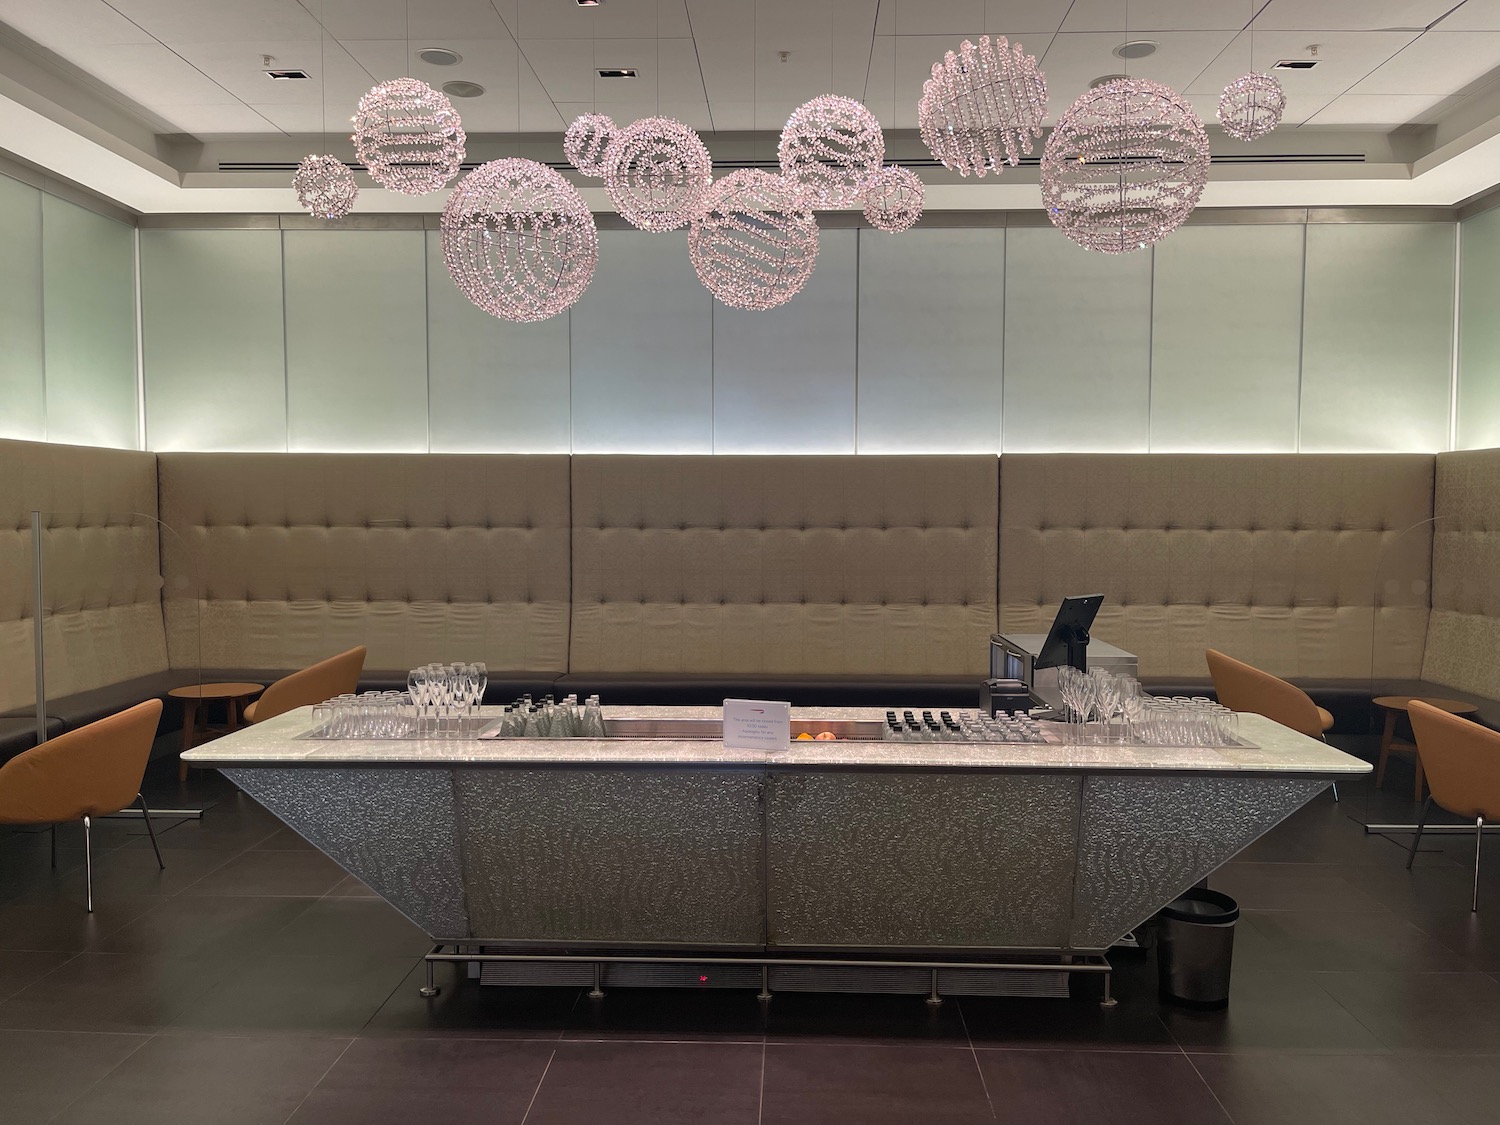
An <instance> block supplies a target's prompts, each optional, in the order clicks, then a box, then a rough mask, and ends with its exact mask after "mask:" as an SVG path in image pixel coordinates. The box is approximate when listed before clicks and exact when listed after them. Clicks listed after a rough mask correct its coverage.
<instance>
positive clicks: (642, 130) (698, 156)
mask: <svg viewBox="0 0 1500 1125" xmlns="http://www.w3.org/2000/svg"><path fill="white" fill-rule="evenodd" d="M603 165H604V186H605V188H606V189H607V190H608V192H609V198H610V200H611V202H613V203H614V205H615V209H616V210H618V211H619V212H620V214H621V216H623V217H624V219H625V221H626V222H628V223H630V224H631V225H632V226H635V227H639V228H640V229H641V230H649V231H664V230H676V229H677V228H678V227H681V226H686V225H687V222H688V220H689V219H691V218H692V217H693V214H694V212H695V211H697V209H698V207H699V206H700V205H701V203H702V201H703V194H704V192H706V191H707V190H708V185H709V183H710V182H711V181H712V180H713V158H712V157H710V156H709V154H708V146H706V145H705V144H704V143H703V140H702V138H701V137H699V136H698V134H697V133H696V132H694V131H693V130H692V129H690V128H688V127H687V126H686V125H684V124H683V123H682V122H680V121H673V120H672V119H671V118H670V117H643V118H642V119H641V120H639V121H635V122H632V123H631V124H629V125H627V126H625V128H623V129H620V130H617V131H616V132H615V133H614V135H613V136H612V137H610V140H609V144H608V145H607V146H605V149H604V160H603Z"/></svg>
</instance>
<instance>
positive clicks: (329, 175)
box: [292, 156, 359, 219]
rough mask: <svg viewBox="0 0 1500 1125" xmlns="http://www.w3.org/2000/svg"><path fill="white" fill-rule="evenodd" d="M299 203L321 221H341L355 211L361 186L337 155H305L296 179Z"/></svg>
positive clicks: (298, 166) (294, 179) (295, 185)
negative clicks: (355, 201)
mask: <svg viewBox="0 0 1500 1125" xmlns="http://www.w3.org/2000/svg"><path fill="white" fill-rule="evenodd" d="M292 187H293V188H294V189H295V190H296V192H297V203H298V204H299V205H300V206H301V207H302V209H303V210H304V211H306V212H307V213H308V214H309V215H316V216H317V217H318V218H320V219H341V218H343V217H344V216H345V215H347V214H348V213H349V212H350V211H352V210H353V209H354V200H355V198H356V197H357V196H358V195H359V185H358V184H356V183H355V182H354V174H353V173H352V172H350V171H349V169H348V168H347V167H346V166H345V164H344V162H343V161H342V160H340V159H339V158H338V157H336V156H305V157H303V158H302V163H301V164H299V165H297V174H296V175H294V176H293V177H292Z"/></svg>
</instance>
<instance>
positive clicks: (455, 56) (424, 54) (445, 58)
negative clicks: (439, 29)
mask: <svg viewBox="0 0 1500 1125" xmlns="http://www.w3.org/2000/svg"><path fill="white" fill-rule="evenodd" d="M417 58H419V59H421V60H422V61H423V62H425V63H431V64H432V65H433V66H454V65H456V64H458V63H461V62H463V61H464V57H463V56H462V55H460V54H459V53H458V52H457V51H450V50H448V48H447V47H425V48H423V49H422V50H420V51H418V52H417Z"/></svg>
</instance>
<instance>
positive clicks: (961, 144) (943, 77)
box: [917, 35, 1047, 177]
mask: <svg viewBox="0 0 1500 1125" xmlns="http://www.w3.org/2000/svg"><path fill="white" fill-rule="evenodd" d="M1046 116H1047V80H1046V79H1045V78H1044V77H1043V76H1042V71H1041V68H1040V67H1039V66H1038V65H1037V61H1036V59H1035V58H1033V57H1032V56H1031V55H1028V54H1027V53H1026V52H1025V51H1023V50H1022V49H1021V45H1020V44H1019V43H1017V44H1014V45H1012V44H1010V43H1008V42H1007V41H1006V39H1005V37H1004V36H1003V35H997V36H996V37H995V38H994V40H993V41H991V39H990V37H989V36H988V35H982V36H980V38H979V46H977V47H976V46H975V45H974V44H973V43H971V42H970V41H969V40H967V39H965V40H964V41H963V45H962V46H961V47H959V49H958V50H957V51H956V52H954V51H949V52H948V53H947V54H946V55H944V56H943V61H942V62H939V63H933V64H932V77H931V78H929V79H928V80H927V81H926V82H924V83H923V84H922V100H921V101H920V102H918V103H917V124H918V126H919V127H920V128H921V132H922V142H923V143H924V144H925V145H926V146H927V147H928V149H929V150H931V152H932V155H933V157H934V158H935V159H936V160H937V161H938V162H939V163H940V164H942V165H943V167H945V168H951V169H952V170H953V171H955V172H957V173H958V174H959V175H960V176H967V175H969V174H970V173H971V172H972V173H973V174H974V175H976V176H981V177H982V176H983V175H984V174H985V173H986V172H995V173H996V174H999V173H1000V172H1001V171H1002V170H1003V169H1002V168H1001V165H1002V164H1009V165H1011V166H1012V167H1014V166H1015V165H1016V164H1019V163H1020V162H1021V156H1022V155H1023V154H1028V153H1030V152H1031V141H1032V138H1033V137H1040V136H1041V135H1042V119H1043V118H1044V117H1046Z"/></svg>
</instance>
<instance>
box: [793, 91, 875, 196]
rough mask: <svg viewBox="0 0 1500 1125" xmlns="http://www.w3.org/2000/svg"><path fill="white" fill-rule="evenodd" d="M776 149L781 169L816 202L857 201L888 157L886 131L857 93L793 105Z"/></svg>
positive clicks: (833, 95)
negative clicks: (856, 99) (854, 95)
mask: <svg viewBox="0 0 1500 1125" xmlns="http://www.w3.org/2000/svg"><path fill="white" fill-rule="evenodd" d="M776 151H777V155H778V156H779V157H780V158H781V174H782V175H783V176H785V177H786V178H787V179H789V180H791V181H792V182H793V183H795V184H797V185H798V186H799V187H801V188H802V189H803V191H805V192H806V193H807V196H808V202H809V204H810V206H812V207H814V208H829V207H852V206H853V205H854V204H856V203H858V202H859V201H860V200H861V199H862V198H863V197H864V189H865V184H866V183H867V182H868V181H869V179H870V177H871V176H873V175H875V173H877V172H879V171H880V165H881V164H882V163H883V162H884V161H885V134H884V133H883V132H882V131H881V129H880V122H879V121H877V120H876V118H875V115H874V114H873V113H871V112H870V111H869V110H868V109H866V108H865V107H864V106H863V105H861V104H860V103H859V102H857V101H855V100H854V99H853V98H845V97H841V96H840V95H838V94H824V95H822V96H821V97H816V98H814V99H813V100H812V101H810V102H808V103H806V104H805V105H800V106H798V107H797V108H796V109H794V110H793V111H792V115H791V117H789V118H787V122H786V126H785V127H784V128H783V129H782V130H781V143H780V144H779V145H778V146H777V150H776Z"/></svg>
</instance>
